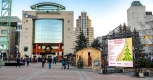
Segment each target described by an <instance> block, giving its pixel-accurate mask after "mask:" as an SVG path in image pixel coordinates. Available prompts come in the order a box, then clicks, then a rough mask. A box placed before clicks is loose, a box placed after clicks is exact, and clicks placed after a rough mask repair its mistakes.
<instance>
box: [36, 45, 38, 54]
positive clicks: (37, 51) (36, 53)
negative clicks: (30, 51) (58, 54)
mask: <svg viewBox="0 0 153 80" xmlns="http://www.w3.org/2000/svg"><path fill="white" fill-rule="evenodd" d="M37 54H38V44H36V55H37Z"/></svg>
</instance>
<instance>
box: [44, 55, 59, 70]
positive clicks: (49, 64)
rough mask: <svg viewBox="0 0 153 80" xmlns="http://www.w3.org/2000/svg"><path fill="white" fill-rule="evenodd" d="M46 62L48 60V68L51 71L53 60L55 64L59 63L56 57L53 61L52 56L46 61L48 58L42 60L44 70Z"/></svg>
mask: <svg viewBox="0 0 153 80" xmlns="http://www.w3.org/2000/svg"><path fill="white" fill-rule="evenodd" d="M46 60H47V62H48V68H49V69H50V68H51V63H52V60H53V64H56V62H57V59H56V57H54V58H53V59H52V57H51V56H48V58H47V59H46V58H42V68H44V66H45V62H46Z"/></svg>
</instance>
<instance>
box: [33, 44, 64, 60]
mask: <svg viewBox="0 0 153 80" xmlns="http://www.w3.org/2000/svg"><path fill="white" fill-rule="evenodd" d="M59 53H63V49H62V44H59V43H35V44H33V55H40V56H41V57H46V58H47V57H48V56H52V55H53V56H55V55H56V56H57V58H58V60H60V57H61V55H60V54H59Z"/></svg>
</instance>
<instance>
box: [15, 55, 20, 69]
mask: <svg viewBox="0 0 153 80" xmlns="http://www.w3.org/2000/svg"><path fill="white" fill-rule="evenodd" d="M16 62H17V63H16V67H17V66H19V67H20V58H19V57H17V58H16Z"/></svg>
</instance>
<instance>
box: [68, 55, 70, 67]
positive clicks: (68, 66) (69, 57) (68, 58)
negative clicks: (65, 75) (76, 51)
mask: <svg viewBox="0 0 153 80" xmlns="http://www.w3.org/2000/svg"><path fill="white" fill-rule="evenodd" d="M69 64H70V57H69V56H68V57H67V69H69Z"/></svg>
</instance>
